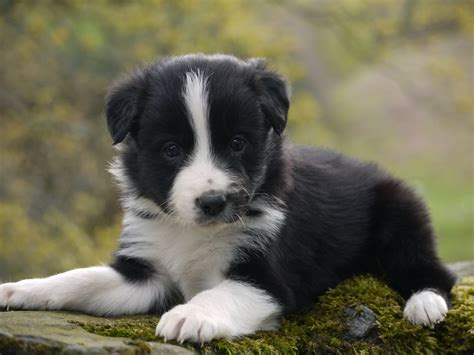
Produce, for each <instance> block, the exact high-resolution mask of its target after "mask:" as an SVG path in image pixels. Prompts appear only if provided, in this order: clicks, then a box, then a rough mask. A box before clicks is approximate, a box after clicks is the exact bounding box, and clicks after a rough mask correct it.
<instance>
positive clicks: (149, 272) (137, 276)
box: [110, 255, 156, 282]
mask: <svg viewBox="0 0 474 355" xmlns="http://www.w3.org/2000/svg"><path fill="white" fill-rule="evenodd" d="M110 266H111V267H112V268H113V269H115V270H116V271H117V272H118V273H120V274H121V275H122V276H123V277H125V279H126V280H127V281H128V282H145V281H148V280H149V279H151V278H152V277H154V276H156V270H155V268H154V267H153V265H151V264H150V263H149V262H147V261H146V260H144V259H139V258H132V257H125V256H122V255H118V256H116V257H115V258H114V260H113V262H112V263H111V264H110Z"/></svg>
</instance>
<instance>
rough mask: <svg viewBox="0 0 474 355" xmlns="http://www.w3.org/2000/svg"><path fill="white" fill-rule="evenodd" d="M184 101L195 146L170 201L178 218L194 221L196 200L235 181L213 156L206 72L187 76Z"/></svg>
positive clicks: (197, 72)
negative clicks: (217, 164) (218, 164)
mask: <svg viewBox="0 0 474 355" xmlns="http://www.w3.org/2000/svg"><path fill="white" fill-rule="evenodd" d="M183 99H184V104H185V106H186V111H187V116H188V120H189V123H190V125H191V127H192V129H193V132H194V138H195V143H194V148H193V152H192V155H191V157H190V158H189V159H188V162H187V164H186V165H185V166H184V167H183V168H182V170H181V171H180V172H179V173H178V175H177V176H176V178H175V181H174V184H173V187H172V190H171V198H170V202H171V205H172V206H173V208H174V210H175V212H176V214H177V217H179V218H181V219H183V220H184V221H185V222H192V221H194V220H195V218H196V204H195V201H196V199H197V198H198V197H200V196H201V195H202V194H203V193H206V192H208V191H210V190H215V191H225V190H226V189H228V187H229V185H230V183H231V179H232V178H231V176H230V175H229V174H228V173H227V172H226V171H224V170H222V169H221V168H219V167H218V166H216V164H215V159H214V158H213V156H212V149H211V137H210V127H209V92H208V90H207V78H206V77H205V76H204V75H203V73H202V72H200V71H196V72H189V73H187V74H186V78H185V82H184V88H183Z"/></svg>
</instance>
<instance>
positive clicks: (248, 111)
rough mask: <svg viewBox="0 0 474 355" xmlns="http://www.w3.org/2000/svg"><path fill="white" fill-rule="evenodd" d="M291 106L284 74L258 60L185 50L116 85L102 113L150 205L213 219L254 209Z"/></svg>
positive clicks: (177, 215)
mask: <svg viewBox="0 0 474 355" xmlns="http://www.w3.org/2000/svg"><path fill="white" fill-rule="evenodd" d="M288 108H289V97H288V87H287V85H286V83H285V81H284V80H282V79H281V78H280V77H279V76H278V75H277V74H275V73H273V72H270V71H268V70H266V68H265V65H264V64H263V62H262V61H260V60H248V61H243V60H240V59H237V58H235V57H232V56H222V55H218V56H205V55H189V56H184V57H174V58H169V59H165V60H162V61H159V62H157V63H154V64H152V65H150V66H148V67H146V68H144V69H143V70H141V71H138V72H137V73H135V74H134V75H132V77H130V78H129V79H127V80H125V81H122V82H120V83H118V84H117V85H116V86H115V87H113V88H112V89H111V91H110V93H109V95H108V97H107V103H106V115H107V123H108V127H109V130H110V133H111V135H112V138H113V141H114V144H118V143H121V146H123V149H122V152H123V153H122V158H121V159H122V161H121V163H122V164H123V169H122V173H123V174H125V175H126V180H127V183H128V184H129V185H131V186H126V188H127V189H128V190H129V191H130V190H131V191H133V193H134V196H135V197H136V198H140V199H141V200H142V201H146V203H144V204H143V206H145V208H148V209H149V208H150V206H151V204H152V205H153V208H152V209H153V210H157V209H159V210H160V211H162V212H163V213H166V214H168V215H170V216H172V218H174V219H177V220H178V221H180V222H181V223H185V224H190V225H196V224H198V225H208V224H216V223H232V222H235V221H237V220H240V219H241V218H242V217H243V216H245V215H246V214H249V203H250V202H251V200H252V199H253V198H255V196H256V194H255V192H256V191H257V190H258V189H259V188H260V187H261V186H262V184H264V181H265V178H266V173H267V169H268V164H269V163H270V161H271V159H272V156H273V154H278V153H279V152H278V149H279V146H280V141H281V137H280V135H281V134H282V133H283V130H284V128H285V125H286V120H287V112H288ZM122 180H123V177H122ZM141 212H147V211H141ZM250 212H251V211H250Z"/></svg>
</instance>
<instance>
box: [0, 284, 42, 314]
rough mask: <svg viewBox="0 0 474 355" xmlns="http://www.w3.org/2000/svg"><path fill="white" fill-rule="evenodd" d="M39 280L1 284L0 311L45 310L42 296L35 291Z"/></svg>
mask: <svg viewBox="0 0 474 355" xmlns="http://www.w3.org/2000/svg"><path fill="white" fill-rule="evenodd" d="M36 281H37V280H23V281H19V282H10V283H4V284H0V309H4V310H12V309H44V308H46V306H47V304H41V302H39V301H40V298H41V295H38V294H37V292H36V291H35V290H34V286H35V285H36V283H37V282H36Z"/></svg>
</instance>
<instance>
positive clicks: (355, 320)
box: [345, 304, 377, 340]
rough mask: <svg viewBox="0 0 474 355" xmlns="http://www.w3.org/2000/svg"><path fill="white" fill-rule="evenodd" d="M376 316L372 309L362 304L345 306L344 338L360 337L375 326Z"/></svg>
mask: <svg viewBox="0 0 474 355" xmlns="http://www.w3.org/2000/svg"><path fill="white" fill-rule="evenodd" d="M376 319H377V317H376V316H375V313H374V311H372V310H371V309H370V308H369V307H366V306H364V305H363V304H360V305H358V306H357V307H347V308H346V325H347V333H346V335H345V337H346V339H349V340H351V339H362V338H364V337H366V336H368V335H369V333H370V331H371V330H372V329H374V327H375V321H376Z"/></svg>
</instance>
